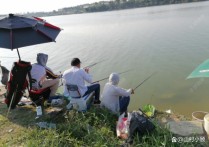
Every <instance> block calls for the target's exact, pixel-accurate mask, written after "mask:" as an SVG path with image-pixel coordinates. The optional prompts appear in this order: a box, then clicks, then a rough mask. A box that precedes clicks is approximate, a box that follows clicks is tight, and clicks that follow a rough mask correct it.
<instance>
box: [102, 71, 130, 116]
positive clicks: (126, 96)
mask: <svg viewBox="0 0 209 147" xmlns="http://www.w3.org/2000/svg"><path fill="white" fill-rule="evenodd" d="M119 80H120V78H119V75H118V74H117V73H112V74H111V75H110V76H109V82H108V83H106V84H105V86H104V90H103V93H102V102H101V105H102V106H105V107H106V108H107V109H109V110H111V111H112V112H113V113H120V114H122V113H123V112H125V113H127V108H128V105H129V102H130V95H131V94H134V90H133V89H128V90H125V89H123V88H120V87H118V83H119Z"/></svg>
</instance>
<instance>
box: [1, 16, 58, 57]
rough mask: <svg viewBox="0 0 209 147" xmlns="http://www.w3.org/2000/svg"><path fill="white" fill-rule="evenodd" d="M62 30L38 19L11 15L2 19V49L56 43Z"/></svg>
mask: <svg viewBox="0 0 209 147" xmlns="http://www.w3.org/2000/svg"><path fill="white" fill-rule="evenodd" d="M60 31H61V29H60V28H59V27H57V26H54V25H52V24H50V23H47V22H46V21H45V20H43V19H41V18H38V17H27V16H22V15H14V14H9V16H7V17H3V18H1V19H0V47H1V48H6V49H11V50H13V49H17V53H18V56H19V59H20V60H21V58H20V54H19V50H18V48H20V47H25V46H30V45H36V44H42V43H48V42H55V39H56V37H57V36H58V34H59V33H60Z"/></svg>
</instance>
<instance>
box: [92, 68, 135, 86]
mask: <svg viewBox="0 0 209 147" xmlns="http://www.w3.org/2000/svg"><path fill="white" fill-rule="evenodd" d="M130 71H132V69H129V70H126V71H123V72H120V73H118V74H119V75H121V74H124V73H127V72H130ZM106 79H109V77H106V78H103V79H101V80H98V81H95V82H93V83H92V84H94V83H97V82H101V81H104V80H106Z"/></svg>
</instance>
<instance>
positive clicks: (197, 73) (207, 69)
mask: <svg viewBox="0 0 209 147" xmlns="http://www.w3.org/2000/svg"><path fill="white" fill-rule="evenodd" d="M208 77H209V59H208V60H206V61H204V62H203V63H202V64H200V65H199V66H198V67H197V68H196V69H195V70H194V71H193V72H192V73H191V74H190V75H189V76H188V77H187V79H191V78H208Z"/></svg>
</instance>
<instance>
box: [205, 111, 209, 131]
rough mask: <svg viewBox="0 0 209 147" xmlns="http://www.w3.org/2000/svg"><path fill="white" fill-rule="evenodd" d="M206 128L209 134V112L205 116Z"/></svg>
mask: <svg viewBox="0 0 209 147" xmlns="http://www.w3.org/2000/svg"><path fill="white" fill-rule="evenodd" d="M204 128H205V131H206V132H207V134H208V135H209V114H207V115H205V117H204Z"/></svg>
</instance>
